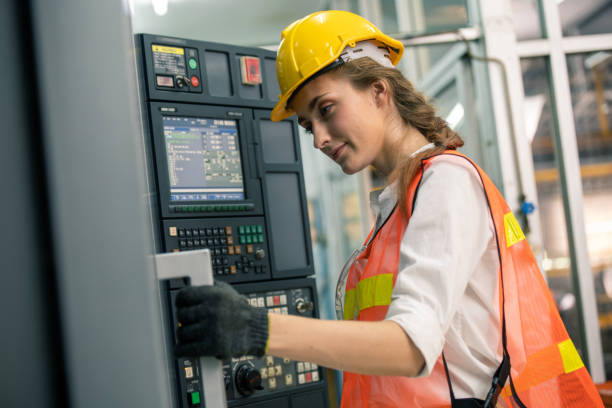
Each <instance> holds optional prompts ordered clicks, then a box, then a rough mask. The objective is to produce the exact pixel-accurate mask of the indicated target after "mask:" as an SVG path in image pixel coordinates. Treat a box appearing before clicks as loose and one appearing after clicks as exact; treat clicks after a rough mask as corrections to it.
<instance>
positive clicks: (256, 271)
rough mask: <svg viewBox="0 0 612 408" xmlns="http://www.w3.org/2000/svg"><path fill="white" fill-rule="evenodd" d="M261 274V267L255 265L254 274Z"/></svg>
mask: <svg viewBox="0 0 612 408" xmlns="http://www.w3.org/2000/svg"><path fill="white" fill-rule="evenodd" d="M261 272H262V271H261V266H260V265H257V266H256V267H255V273H261Z"/></svg>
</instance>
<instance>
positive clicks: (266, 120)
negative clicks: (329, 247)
mask: <svg viewBox="0 0 612 408" xmlns="http://www.w3.org/2000/svg"><path fill="white" fill-rule="evenodd" d="M136 44H137V47H138V48H139V49H138V53H139V56H140V58H139V71H140V84H141V97H142V100H143V115H144V116H145V122H146V128H145V133H146V134H147V138H146V144H147V146H146V147H147V155H148V158H147V159H148V160H147V161H148V165H149V166H148V168H149V169H150V173H154V174H149V180H150V181H151V182H152V183H154V184H155V186H154V187H153V188H151V189H150V190H151V191H153V192H154V194H155V195H157V197H156V199H157V207H158V209H159V211H158V214H157V217H158V219H157V221H158V230H157V235H156V239H157V242H156V244H157V245H156V247H157V248H159V250H160V251H162V252H174V251H189V250H196V249H201V248H208V249H209V250H210V251H211V258H212V263H213V264H212V267H213V271H214V275H215V279H219V280H223V281H226V282H229V283H231V284H233V285H234V287H235V288H236V289H237V290H238V291H239V292H241V293H243V294H244V295H245V296H246V298H247V299H248V300H249V302H251V303H252V304H253V305H254V306H258V307H266V308H269V309H270V311H271V312H273V313H286V314H294V315H301V316H310V317H318V309H317V300H316V286H315V281H314V279H312V278H306V277H307V276H309V275H312V274H313V273H314V266H313V259H312V249H311V241H310V227H309V221H308V206H307V200H306V192H305V185H304V176H303V169H302V159H301V154H300V149H299V140H298V131H297V123H296V121H295V119H294V118H293V119H287V120H284V121H281V122H272V121H271V120H270V113H271V109H272V108H273V107H274V105H275V103H276V101H277V99H278V95H279V94H280V89H279V87H278V83H277V81H276V72H275V57H276V55H275V53H274V52H271V51H267V50H264V49H258V48H246V47H237V46H231V45H225V44H217V43H210V42H202V41H192V40H185V39H179V38H170V37H162V36H155V35H148V34H140V35H137V36H136ZM185 284H187V282H168V283H167V284H165V285H166V286H165V287H163V288H162V293H165V295H164V296H163V298H164V302H163V304H164V308H165V310H166V312H167V313H170V314H169V315H168V317H169V318H168V319H167V321H168V322H170V323H169V325H171V326H172V327H168V328H167V336H168V338H169V339H172V338H173V336H174V331H175V328H176V324H177V323H176V322H175V321H174V319H173V313H172V310H173V306H172V305H173V297H174V296H175V294H176V293H177V292H178V290H180V289H181V288H182V287H183V286H184V285H185ZM170 344H172V341H171V342H170ZM168 354H169V364H170V365H172V366H174V367H175V372H174V385H173V393H174V394H173V395H174V396H175V400H176V401H175V408H179V407H180V408H198V407H200V408H201V407H203V404H204V403H203V401H204V398H202V393H204V392H205V391H206V390H204V389H203V388H202V385H201V384H202V381H201V378H200V373H201V372H202V371H201V370H200V369H199V367H198V361H197V359H175V358H174V357H173V356H172V355H171V354H173V353H172V350H171V349H169V351H168ZM224 371H225V377H226V393H227V400H228V403H229V406H230V407H252V408H262V407H266V408H268V407H271V408H303V407H324V408H325V407H327V406H328V397H327V380H326V376H325V375H324V373H325V371H324V370H323V368H321V367H317V366H316V365H314V364H312V363H309V362H304V361H289V360H285V359H282V358H274V357H264V358H263V359H255V358H250V357H243V358H240V359H234V360H232V361H226V362H225V364H224ZM246 374H248V375H249V378H253V376H255V377H257V378H259V380H260V381H261V384H260V385H261V387H257V388H261V389H249V387H248V386H247V385H245V383H244V381H242V380H241V379H243V378H244V377H245V375H246ZM186 375H188V377H186Z"/></svg>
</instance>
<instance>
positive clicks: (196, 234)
mask: <svg viewBox="0 0 612 408" xmlns="http://www.w3.org/2000/svg"><path fill="white" fill-rule="evenodd" d="M191 233H192V234H193V236H194V237H197V236H198V235H200V231H198V229H197V228H194V229H193V230H192V231H191Z"/></svg>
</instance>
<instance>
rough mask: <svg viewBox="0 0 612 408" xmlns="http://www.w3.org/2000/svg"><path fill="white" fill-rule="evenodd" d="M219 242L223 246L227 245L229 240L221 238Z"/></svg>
mask: <svg viewBox="0 0 612 408" xmlns="http://www.w3.org/2000/svg"><path fill="white" fill-rule="evenodd" d="M219 242H221V245H226V244H227V238H225V237H222V238H219Z"/></svg>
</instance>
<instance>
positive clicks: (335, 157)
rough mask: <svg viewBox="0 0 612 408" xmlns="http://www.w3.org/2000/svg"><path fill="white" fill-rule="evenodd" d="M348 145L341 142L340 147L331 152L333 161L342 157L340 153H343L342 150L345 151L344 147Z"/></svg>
mask: <svg viewBox="0 0 612 408" xmlns="http://www.w3.org/2000/svg"><path fill="white" fill-rule="evenodd" d="M345 146H346V143H344V144H341V145H340V146H338V148H337V149H336V150H334V151H333V152H332V154H331V158H332V160H333V161H338V157H340V155H341V154H342V152H343V151H344V147H345Z"/></svg>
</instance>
